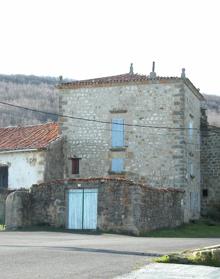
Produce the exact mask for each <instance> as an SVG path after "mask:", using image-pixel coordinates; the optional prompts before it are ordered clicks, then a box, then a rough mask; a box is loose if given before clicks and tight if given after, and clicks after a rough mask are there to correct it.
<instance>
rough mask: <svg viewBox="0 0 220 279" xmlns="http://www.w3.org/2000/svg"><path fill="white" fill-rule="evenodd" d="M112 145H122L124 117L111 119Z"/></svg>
mask: <svg viewBox="0 0 220 279" xmlns="http://www.w3.org/2000/svg"><path fill="white" fill-rule="evenodd" d="M112 147H124V119H112Z"/></svg>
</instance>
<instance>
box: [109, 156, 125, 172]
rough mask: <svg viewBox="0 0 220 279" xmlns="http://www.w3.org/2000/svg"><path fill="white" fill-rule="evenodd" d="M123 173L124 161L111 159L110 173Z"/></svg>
mask: <svg viewBox="0 0 220 279" xmlns="http://www.w3.org/2000/svg"><path fill="white" fill-rule="evenodd" d="M123 171H124V159H122V158H114V159H112V172H115V173H121V172H123Z"/></svg>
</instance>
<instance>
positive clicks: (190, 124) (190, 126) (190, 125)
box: [188, 120, 193, 141]
mask: <svg viewBox="0 0 220 279" xmlns="http://www.w3.org/2000/svg"><path fill="white" fill-rule="evenodd" d="M188 128H189V139H190V141H191V140H192V138H193V121H192V120H190V121H189V127H188Z"/></svg>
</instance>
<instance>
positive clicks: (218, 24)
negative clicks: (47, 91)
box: [0, 0, 220, 95]
mask: <svg viewBox="0 0 220 279" xmlns="http://www.w3.org/2000/svg"><path fill="white" fill-rule="evenodd" d="M219 6H220V1H219V0H209V1H206V0H181V1H180V0H151V1H150V0H0V36H1V40H0V73H2V74H34V75H50V76H59V75H63V76H64V77H69V78H75V79H85V78H93V77H100V76H107V75H115V74H122V73H126V72H128V71H129V64H130V63H131V62H133V63H134V71H135V72H137V73H140V74H149V72H150V71H151V65H152V61H155V62H156V72H157V74H158V75H160V76H179V75H180V73H181V68H182V67H185V68H186V75H187V77H188V78H189V79H190V80H191V81H192V82H193V83H194V85H195V86H196V87H198V88H200V89H201V92H202V93H208V94H218V95H220V82H219V64H220V63H219V62H220V58H219V57H220V54H219V53H220V32H219V29H220V16H219V12H220V8H219Z"/></svg>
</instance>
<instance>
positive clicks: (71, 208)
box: [67, 189, 98, 230]
mask: <svg viewBox="0 0 220 279" xmlns="http://www.w3.org/2000/svg"><path fill="white" fill-rule="evenodd" d="M97 197H98V189H74V190H69V191H68V226H67V227H68V229H72V230H96V229H97Z"/></svg>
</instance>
